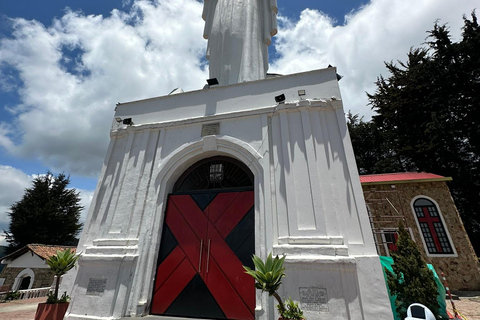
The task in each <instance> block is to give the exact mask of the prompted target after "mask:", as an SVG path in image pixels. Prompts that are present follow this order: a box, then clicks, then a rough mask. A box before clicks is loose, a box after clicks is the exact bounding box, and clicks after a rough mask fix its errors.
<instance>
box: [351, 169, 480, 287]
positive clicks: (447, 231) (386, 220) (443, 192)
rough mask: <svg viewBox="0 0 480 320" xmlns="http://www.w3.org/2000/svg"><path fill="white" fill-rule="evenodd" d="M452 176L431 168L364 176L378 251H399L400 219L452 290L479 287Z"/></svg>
mask: <svg viewBox="0 0 480 320" xmlns="http://www.w3.org/2000/svg"><path fill="white" fill-rule="evenodd" d="M451 180H452V178H450V177H443V176H440V175H436V174H432V173H427V172H401V173H387V174H372V175H363V176H360V182H361V184H362V189H363V192H364V196H365V202H366V204H367V209H368V213H369V216H370V222H371V225H372V230H373V234H374V237H375V242H376V245H377V251H378V254H379V255H384V256H385V255H386V256H388V255H389V254H390V251H395V250H396V245H395V242H396V239H397V230H398V224H399V222H400V221H402V222H403V224H404V225H405V226H406V227H407V228H408V230H409V232H410V235H411V237H412V239H413V240H414V241H415V242H416V243H417V245H418V248H419V249H420V252H421V253H422V256H423V258H424V260H425V261H426V262H427V263H430V264H432V265H433V266H434V267H435V270H436V271H437V273H438V274H440V273H441V272H443V273H444V274H445V276H446V277H447V280H448V282H449V285H450V288H451V289H456V290H479V289H480V264H479V262H478V258H477V256H476V255H475V251H474V250H473V247H472V245H471V243H470V240H469V238H468V235H467V233H466V231H465V228H464V226H463V222H462V220H461V218H460V215H459V213H458V211H457V208H456V206H455V203H454V201H453V198H452V196H451V194H450V190H449V189H448V186H447V182H448V181H451Z"/></svg>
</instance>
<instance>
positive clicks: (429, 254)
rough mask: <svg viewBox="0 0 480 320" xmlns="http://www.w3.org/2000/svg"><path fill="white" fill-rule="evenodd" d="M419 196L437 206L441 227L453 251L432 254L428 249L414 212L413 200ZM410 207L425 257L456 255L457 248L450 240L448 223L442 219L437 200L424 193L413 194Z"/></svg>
mask: <svg viewBox="0 0 480 320" xmlns="http://www.w3.org/2000/svg"><path fill="white" fill-rule="evenodd" d="M421 198H424V199H427V200H429V201H431V202H432V203H433V204H434V205H435V206H436V207H437V211H438V216H439V218H440V221H442V224H443V229H444V230H445V233H446V235H447V238H448V241H449V242H450V246H451V247H452V251H453V253H443V254H432V253H430V252H429V251H428V247H427V243H426V242H425V238H424V236H423V232H422V228H421V227H420V222H419V221H418V217H417V214H416V213H415V207H414V203H415V201H417V200H418V199H421ZM410 209H411V210H412V214H413V217H414V219H415V223H416V224H417V230H418V233H419V234H420V238H421V239H422V243H423V249H424V251H425V254H426V255H427V257H430V258H445V257H450V258H451V257H458V254H457V249H456V248H455V244H454V243H453V241H452V237H451V236H450V232H449V231H448V225H447V224H446V223H445V220H444V219H443V214H442V211H441V210H440V206H439V205H438V203H437V201H435V200H434V199H432V198H430V197H429V196H426V195H418V196H415V197H414V198H413V199H412V201H410Z"/></svg>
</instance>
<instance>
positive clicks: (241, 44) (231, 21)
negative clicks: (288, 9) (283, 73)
mask: <svg viewBox="0 0 480 320" xmlns="http://www.w3.org/2000/svg"><path fill="white" fill-rule="evenodd" d="M204 1H205V3H204V6H203V14H202V18H203V20H205V30H204V33H203V37H204V38H205V39H208V46H207V59H208V60H209V62H210V78H217V80H218V82H219V83H220V85H228V84H234V83H239V82H243V81H253V80H259V79H265V77H266V74H267V70H268V46H269V45H270V43H271V41H272V37H273V36H274V35H275V34H277V12H278V8H277V0H204Z"/></svg>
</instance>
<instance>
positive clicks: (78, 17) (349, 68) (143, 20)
mask: <svg viewBox="0 0 480 320" xmlns="http://www.w3.org/2000/svg"><path fill="white" fill-rule="evenodd" d="M125 3H128V1H126V2H125ZM475 5H477V3H476V1H474V0H457V1H451V0H421V1H419V0H401V1H400V0H373V1H372V2H371V3H370V4H368V5H366V6H365V7H363V8H362V9H361V10H359V11H356V12H353V13H352V14H350V15H349V16H348V17H347V19H346V24H345V25H343V26H335V27H334V26H333V24H332V21H331V20H330V19H329V18H328V17H326V16H324V15H322V14H321V13H320V12H318V11H315V10H305V11H304V12H303V13H302V15H301V17H300V19H299V20H298V21H296V22H291V21H288V20H286V19H285V18H280V20H281V21H282V22H283V24H281V25H282V28H281V30H280V31H279V34H278V35H277V36H276V39H277V40H276V49H277V51H278V54H279V55H280V58H279V59H278V60H276V61H273V62H272V65H271V68H270V71H271V72H277V73H284V74H288V73H295V72H300V71H306V70H311V69H317V68H324V67H326V66H327V65H328V64H332V65H334V66H337V67H338V73H340V74H341V75H343V76H344V78H343V79H342V80H341V82H340V87H341V90H342V95H343V99H344V106H345V109H346V110H349V109H351V110H352V111H353V112H355V113H357V112H358V113H361V114H369V113H370V111H369V107H368V106H367V98H366V95H365V91H368V92H371V93H372V92H374V90H375V86H374V81H375V80H376V78H377V76H378V75H379V74H386V71H385V68H384V65H383V61H391V60H394V61H395V60H396V59H400V60H405V58H406V54H407V52H408V50H409V48H410V47H412V46H419V45H421V44H422V43H423V42H424V41H425V37H426V35H427V34H426V31H427V30H431V29H432V27H433V23H434V22H435V20H436V19H440V22H441V23H444V22H445V23H446V22H448V23H449V25H450V29H451V31H452V34H453V35H455V36H457V37H458V35H459V34H460V27H461V26H462V25H463V21H462V19H461V17H462V15H463V14H467V15H468V14H470V12H471V10H473V9H474V8H475ZM201 11H202V2H201V1H194V0H157V1H154V2H152V1H147V0H138V1H135V2H134V3H133V5H132V9H131V10H129V11H127V12H122V11H119V10H114V11H112V14H111V15H110V16H109V17H102V16H93V15H90V16H85V15H83V14H81V13H76V12H67V13H66V14H65V15H64V16H63V17H61V18H59V19H58V20H55V21H54V23H53V24H52V25H51V26H47V27H45V26H43V25H42V24H40V23H38V22H36V21H26V20H23V19H15V20H14V22H15V33H14V34H13V36H12V37H11V38H3V39H1V40H0V67H1V66H2V65H3V66H8V67H9V68H14V69H15V70H16V71H18V73H19V75H20V77H21V81H20V82H18V83H19V84H20V85H21V87H20V88H19V89H18V93H19V95H20V97H21V102H22V103H21V105H18V106H13V107H12V106H9V110H11V112H12V116H13V117H14V119H15V122H14V123H13V124H12V123H10V124H7V123H3V122H2V123H0V148H2V147H3V148H4V149H5V150H7V152H9V153H11V154H12V155H14V156H23V157H28V158H35V159H39V160H41V161H42V162H43V164H44V165H45V166H46V167H48V168H50V169H51V170H52V171H54V172H62V171H65V172H68V173H70V174H74V175H82V176H85V175H88V176H97V175H98V172H99V170H100V167H101V164H102V161H103V159H104V156H105V152H106V148H107V145H108V142H109V135H108V133H109V126H110V124H111V121H112V118H113V112H114V111H113V110H114V106H115V104H116V103H117V102H119V101H120V102H124V101H132V100H136V99H142V98H148V97H155V96H161V95H165V94H167V93H168V92H170V91H171V90H172V89H173V88H176V87H180V86H181V87H183V89H185V90H192V89H198V88H200V87H202V86H203V83H204V80H205V79H206V78H208V75H207V71H206V70H205V60H204V54H205V47H206V41H205V40H203V37H202V32H203V26H204V23H203V20H202V19H201ZM8 76H9V75H8V74H5V75H2V73H1V72H0V85H2V84H3V87H4V88H8V85H6V84H8V80H9V79H8V78H6V77H8Z"/></svg>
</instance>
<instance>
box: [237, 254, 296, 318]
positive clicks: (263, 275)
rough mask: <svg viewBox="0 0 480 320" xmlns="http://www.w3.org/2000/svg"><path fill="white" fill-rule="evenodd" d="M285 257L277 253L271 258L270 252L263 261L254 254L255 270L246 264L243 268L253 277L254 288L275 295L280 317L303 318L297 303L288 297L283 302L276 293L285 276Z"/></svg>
mask: <svg viewBox="0 0 480 320" xmlns="http://www.w3.org/2000/svg"><path fill="white" fill-rule="evenodd" d="M285 257H286V256H283V257H281V258H279V257H278V255H277V256H275V258H273V256H272V253H271V252H270V254H269V255H268V257H267V260H265V262H263V261H262V259H260V258H259V257H257V256H256V255H254V256H253V257H252V261H253V264H254V265H255V270H252V269H250V268H249V267H247V266H243V268H244V269H245V272H246V273H247V274H249V275H251V276H252V277H253V278H254V279H255V288H257V289H258V290H262V291H263V292H267V293H268V295H269V296H273V297H275V299H276V300H277V302H278V305H277V308H278V311H279V313H280V316H281V317H282V318H284V319H294V320H300V319H304V317H303V312H302V311H301V310H300V308H299V307H298V303H295V302H294V301H293V300H292V299H290V298H289V299H288V300H287V301H286V303H285V304H284V303H283V301H282V298H281V297H280V296H279V295H278V293H277V290H278V288H279V287H280V285H281V284H282V278H283V277H284V276H285V273H284V272H285V268H284V267H283V263H284V261H285Z"/></svg>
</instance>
